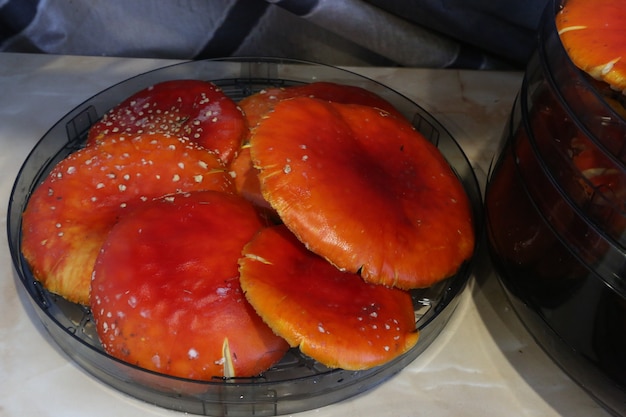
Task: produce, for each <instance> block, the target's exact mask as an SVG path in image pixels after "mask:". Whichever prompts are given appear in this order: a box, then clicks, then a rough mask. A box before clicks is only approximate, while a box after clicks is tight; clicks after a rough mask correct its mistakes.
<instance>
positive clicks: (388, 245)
mask: <svg viewBox="0 0 626 417" xmlns="http://www.w3.org/2000/svg"><path fill="white" fill-rule="evenodd" d="M250 144H251V155H252V159H253V162H254V165H255V166H256V167H257V168H258V169H259V170H260V173H259V179H260V182H261V189H262V191H263V195H264V197H265V198H266V200H267V201H268V202H269V203H270V204H271V205H272V207H273V208H274V209H275V210H276V211H277V213H278V214H279V216H280V218H281V219H282V221H283V222H284V223H285V224H286V225H287V227H289V229H290V230H291V231H292V232H293V233H294V234H295V235H296V236H298V238H299V239H300V240H301V241H302V242H303V243H304V244H305V245H306V246H307V247H308V248H309V249H310V250H312V251H313V252H315V253H317V254H319V255H321V256H323V257H324V258H326V259H328V260H329V261H330V262H331V263H333V264H334V265H336V266H337V267H338V268H340V269H344V270H346V271H350V272H357V271H360V273H361V275H362V276H363V278H364V279H365V280H367V281H369V282H373V283H379V284H384V285H388V286H397V287H399V288H403V289H409V288H416V287H427V286H430V285H432V284H433V283H434V282H436V281H438V280H441V279H443V278H446V277H448V276H450V275H452V274H454V273H455V272H456V271H457V270H458V268H459V267H460V265H461V264H462V263H463V262H464V261H465V260H467V259H468V258H469V257H470V256H471V255H472V253H473V248H474V231H473V222H472V212H471V206H470V203H469V200H468V197H467V195H466V194H465V190H464V188H463V186H462V184H461V183H460V181H459V180H458V178H457V177H456V176H455V174H454V172H453V171H452V169H451V168H450V166H449V165H448V163H447V162H446V160H445V159H444V157H443V156H442V155H441V153H440V152H439V150H438V149H437V148H436V147H435V146H434V145H432V144H431V143H430V142H428V141H427V140H426V139H425V138H424V137H423V136H422V135H421V134H419V133H418V132H417V131H415V130H414V129H413V128H412V126H411V125H410V124H409V123H408V122H406V121H404V120H400V119H398V118H395V117H389V114H388V113H385V112H382V111H380V110H378V109H375V108H372V107H367V106H360V105H348V104H339V103H331V102H325V101H321V100H317V99H312V98H304V97H298V98H293V99H289V100H283V101H281V102H280V103H278V104H277V105H276V106H275V108H274V110H273V112H272V113H270V114H269V115H268V116H267V117H266V118H265V119H264V120H263V122H262V123H260V124H259V125H258V126H257V127H256V128H255V130H254V133H253V135H252V137H251V140H250Z"/></svg>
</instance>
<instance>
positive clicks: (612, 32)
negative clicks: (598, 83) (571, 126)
mask: <svg viewBox="0 0 626 417" xmlns="http://www.w3.org/2000/svg"><path fill="white" fill-rule="evenodd" d="M624 22H626V7H624V3H623V2H619V1H614V0H593V1H590V0H567V1H566V2H565V4H564V5H563V8H562V9H561V10H560V11H559V12H558V13H557V15H556V26H557V30H558V32H559V36H560V38H561V42H562V43H563V46H564V47H565V50H566V51H567V53H568V55H569V57H570V59H571V60H572V62H573V63H574V65H576V66H577V67H578V68H580V69H581V70H583V71H585V72H587V73H588V74H589V75H591V76H592V77H594V78H596V79H599V80H603V81H605V82H607V83H608V84H609V85H610V86H611V87H612V88H614V89H616V90H618V91H622V92H624V91H625V90H626V60H624V57H625V56H626V32H625V31H624Z"/></svg>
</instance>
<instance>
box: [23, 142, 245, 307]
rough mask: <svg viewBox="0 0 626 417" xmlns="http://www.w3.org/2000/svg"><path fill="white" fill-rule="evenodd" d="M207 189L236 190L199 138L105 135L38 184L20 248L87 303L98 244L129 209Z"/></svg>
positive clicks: (56, 288) (40, 274) (43, 274)
mask: <svg viewBox="0 0 626 417" xmlns="http://www.w3.org/2000/svg"><path fill="white" fill-rule="evenodd" d="M203 189H207V190H219V191H226V192H231V193H232V192H234V187H233V185H232V181H231V178H230V176H229V175H228V173H227V172H226V171H225V170H224V168H223V166H222V164H221V163H220V162H219V161H218V159H217V158H216V157H215V156H214V155H213V154H211V153H209V152H207V150H206V149H204V148H202V147H200V146H199V145H197V144H194V143H193V142H190V141H188V140H184V139H180V138H176V137H170V136H166V135H163V134H144V135H140V136H135V137H132V136H129V137H125V136H119V135H118V136H108V137H107V138H105V139H103V140H102V141H101V142H100V143H99V144H97V145H93V146H88V147H85V148H83V149H81V150H78V151H76V152H74V153H73V154H70V155H69V156H67V157H66V158H65V159H63V160H62V161H60V162H59V163H58V164H57V165H56V166H55V167H54V168H53V169H52V171H51V172H50V174H49V175H48V176H47V177H46V179H45V180H44V181H43V183H42V184H41V185H39V186H38V187H37V188H36V189H35V191H34V192H33V194H32V196H31V197H30V199H29V201H28V205H27V207H26V210H25V211H24V213H23V217H22V238H23V240H22V253H23V255H24V257H25V259H26V260H27V261H28V263H29V265H30V267H31V269H32V272H33V274H34V276H35V277H36V278H37V279H38V280H40V281H41V282H42V284H43V285H44V286H45V287H46V288H47V289H48V290H49V291H51V292H53V293H57V294H59V295H61V296H63V297H64V298H67V299H68V300H69V301H72V302H76V303H80V304H87V303H88V302H89V289H90V278H91V272H92V268H93V264H94V262H95V259H96V256H97V254H98V251H99V250H100V246H101V245H102V242H103V241H104V239H105V237H106V234H107V233H108V231H109V229H110V228H111V226H112V225H113V224H114V223H115V222H116V221H117V219H118V218H119V217H121V216H122V215H123V214H124V213H125V212H126V211H127V209H129V208H131V207H132V206H133V205H135V204H138V203H141V202H142V201H143V200H146V199H152V198H157V197H161V196H163V195H166V194H171V193H176V192H183V191H193V190H203Z"/></svg>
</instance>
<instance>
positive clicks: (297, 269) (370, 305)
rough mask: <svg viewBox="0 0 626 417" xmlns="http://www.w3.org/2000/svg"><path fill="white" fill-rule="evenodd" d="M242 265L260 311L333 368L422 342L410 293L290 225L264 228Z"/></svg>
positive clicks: (381, 359)
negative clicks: (318, 249) (332, 256)
mask: <svg viewBox="0 0 626 417" xmlns="http://www.w3.org/2000/svg"><path fill="white" fill-rule="evenodd" d="M239 264H240V268H239V270H240V281H241V286H242V288H243V290H244V292H245V295H246V298H247V299H248V301H249V302H250V303H251V304H252V305H253V306H254V308H255V310H256V311H257V313H258V314H259V315H260V316H261V317H262V318H263V320H264V321H265V322H266V323H267V324H268V325H269V326H270V327H271V328H272V329H273V330H274V332H275V333H276V334H278V335H280V336H282V337H283V338H284V339H285V340H287V342H289V344H290V345H291V346H292V347H299V348H300V350H301V351H302V353H304V354H305V355H308V356H310V357H311V358H313V359H315V360H317V361H318V362H320V363H322V364H324V365H325V366H327V367H330V368H343V369H347V370H361V369H368V368H372V367H374V366H377V365H381V364H384V363H387V362H388V361H390V360H392V359H394V358H396V357H398V356H400V355H401V354H403V353H404V352H407V351H408V350H410V349H411V348H412V347H413V346H414V345H415V343H417V340H418V337H419V333H418V330H417V329H416V327H415V314H414V310H413V303H412V300H411V296H410V294H409V293H408V292H406V291H403V290H399V289H395V288H387V287H384V286H382V285H375V284H369V283H366V282H365V281H363V280H362V279H361V278H360V277H359V276H358V275H357V274H353V273H348V272H342V271H339V270H338V269H337V268H335V267H334V266H333V265H331V264H330V263H328V262H327V261H326V260H324V259H323V258H321V257H319V256H317V255H315V254H314V253H312V252H310V251H308V250H307V249H306V248H305V247H304V245H303V244H302V242H300V241H299V240H298V239H297V238H296V237H295V236H294V235H293V234H292V233H291V232H290V231H289V230H288V229H287V228H286V227H284V226H283V225H280V226H274V227H268V228H264V229H263V230H262V231H261V232H259V234H257V235H256V236H255V237H254V239H253V240H252V241H251V242H250V243H248V244H247V245H246V246H245V248H244V252H243V257H242V258H241V259H240V261H239Z"/></svg>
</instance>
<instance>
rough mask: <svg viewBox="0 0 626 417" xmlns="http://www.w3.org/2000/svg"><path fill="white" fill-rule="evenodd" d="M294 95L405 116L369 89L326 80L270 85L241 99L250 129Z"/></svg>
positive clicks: (240, 103) (240, 102) (241, 105)
mask: <svg viewBox="0 0 626 417" xmlns="http://www.w3.org/2000/svg"><path fill="white" fill-rule="evenodd" d="M293 97H312V98H317V99H320V100H326V101H333V102H336V103H345V104H362V105H364V106H371V107H376V108H378V109H381V110H384V111H386V112H388V113H390V114H393V115H394V116H395V117H400V118H403V117H404V116H403V115H402V113H400V112H399V111H398V110H397V109H396V108H395V107H394V106H393V104H391V103H390V102H388V101H387V100H385V99H384V98H382V97H380V96H379V95H377V94H375V93H372V92H371V91H369V90H366V89H364V88H361V87H357V86H352V85H346V84H337V83H332V82H325V81H318V82H314V83H310V84H303V85H296V86H289V87H274V88H267V89H264V90H261V91H260V92H258V93H256V94H252V95H250V96H248V97H245V98H244V99H242V100H241V101H239V106H240V107H241V109H242V110H243V112H244V114H245V116H246V119H247V120H248V125H249V126H250V128H254V127H255V126H256V125H257V124H258V122H259V121H260V120H262V119H263V117H264V116H265V115H266V114H267V113H268V112H269V111H270V110H271V109H272V108H274V106H275V105H276V103H278V102H280V101H281V100H285V99H289V98H293Z"/></svg>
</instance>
